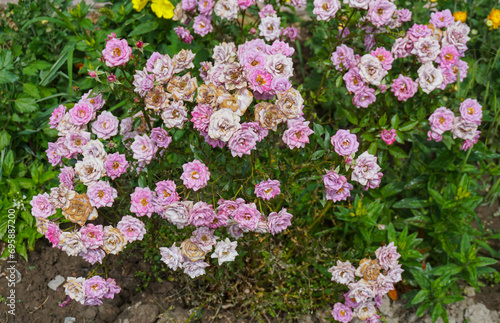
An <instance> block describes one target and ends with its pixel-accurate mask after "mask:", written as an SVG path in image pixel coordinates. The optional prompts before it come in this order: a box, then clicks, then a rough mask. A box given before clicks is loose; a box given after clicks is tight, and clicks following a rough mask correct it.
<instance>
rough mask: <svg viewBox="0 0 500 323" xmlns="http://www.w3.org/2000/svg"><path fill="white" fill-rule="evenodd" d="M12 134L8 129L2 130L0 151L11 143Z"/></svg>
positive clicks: (0, 133)
mask: <svg viewBox="0 0 500 323" xmlns="http://www.w3.org/2000/svg"><path fill="white" fill-rule="evenodd" d="M10 138H11V137H10V134H9V133H8V132H7V131H6V130H2V132H0V151H2V150H3V149H4V148H5V147H7V145H8V144H9V143H10Z"/></svg>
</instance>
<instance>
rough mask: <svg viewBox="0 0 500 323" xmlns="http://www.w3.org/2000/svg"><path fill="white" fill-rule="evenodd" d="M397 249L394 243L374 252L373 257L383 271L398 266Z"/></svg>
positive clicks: (398, 255) (398, 256)
mask: <svg viewBox="0 0 500 323" xmlns="http://www.w3.org/2000/svg"><path fill="white" fill-rule="evenodd" d="M397 250H398V248H397V247H396V246H395V245H394V242H391V243H389V244H388V245H386V246H383V247H380V248H378V249H377V250H375V256H376V257H377V260H378V262H379V264H380V266H382V268H383V269H384V270H389V269H391V268H393V267H395V266H397V265H398V259H399V258H400V257H401V255H400V254H399V253H398V251H397Z"/></svg>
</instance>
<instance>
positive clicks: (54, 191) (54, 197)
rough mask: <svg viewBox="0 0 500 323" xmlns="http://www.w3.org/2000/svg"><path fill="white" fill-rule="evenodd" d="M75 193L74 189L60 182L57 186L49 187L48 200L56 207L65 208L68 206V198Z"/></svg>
mask: <svg viewBox="0 0 500 323" xmlns="http://www.w3.org/2000/svg"><path fill="white" fill-rule="evenodd" d="M75 194H76V192H75V191H73V190H70V189H69V188H67V187H66V185H64V184H60V185H59V187H53V188H51V189H50V197H49V202H50V203H52V205H54V207H55V208H56V209H65V208H67V207H69V204H70V200H71V199H72V198H73V197H74V196H75Z"/></svg>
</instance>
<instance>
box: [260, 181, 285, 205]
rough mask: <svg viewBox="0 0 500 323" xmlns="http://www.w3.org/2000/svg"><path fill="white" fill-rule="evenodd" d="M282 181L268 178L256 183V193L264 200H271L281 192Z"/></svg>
mask: <svg viewBox="0 0 500 323" xmlns="http://www.w3.org/2000/svg"><path fill="white" fill-rule="evenodd" d="M280 184H281V183H280V181H278V180H271V179H268V180H267V181H262V182H260V183H259V184H255V195H257V197H260V198H262V199H264V200H270V199H272V198H274V197H275V196H276V195H279V194H280V193H281V190H280Z"/></svg>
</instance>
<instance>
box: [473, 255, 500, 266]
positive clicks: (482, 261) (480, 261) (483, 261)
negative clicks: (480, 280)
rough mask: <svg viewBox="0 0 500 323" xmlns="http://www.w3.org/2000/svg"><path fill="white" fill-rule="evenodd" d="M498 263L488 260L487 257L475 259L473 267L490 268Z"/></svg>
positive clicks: (491, 259)
mask: <svg viewBox="0 0 500 323" xmlns="http://www.w3.org/2000/svg"><path fill="white" fill-rule="evenodd" d="M497 262H498V261H497V260H495V259H493V258H488V257H477V259H476V261H475V265H476V266H477V267H484V266H490V265H495V264H496V263H497Z"/></svg>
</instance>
